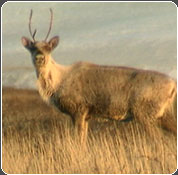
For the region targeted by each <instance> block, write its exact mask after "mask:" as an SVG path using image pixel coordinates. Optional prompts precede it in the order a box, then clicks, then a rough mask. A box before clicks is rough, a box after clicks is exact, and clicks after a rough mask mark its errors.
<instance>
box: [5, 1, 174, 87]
mask: <svg viewBox="0 0 178 175" xmlns="http://www.w3.org/2000/svg"><path fill="white" fill-rule="evenodd" d="M49 8H52V9H53V12H54V21H53V28H52V31H51V34H50V37H52V36H54V35H59V36H60V44H59V46H58V47H57V48H56V49H55V51H54V53H53V57H54V58H55V60H56V61H57V62H59V63H61V64H71V63H73V62H76V61H88V62H94V63H97V64H108V65H113V64H114V65H126V66H132V67H138V68H144V69H154V70H158V71H161V72H165V73H168V74H170V75H171V76H173V77H176V75H177V73H176V70H177V45H176V43H177V27H176V26H177V7H176V6H175V4H173V3H171V2H7V3H6V4H4V6H3V8H2V51H3V52H2V61H3V85H12V86H17V87H21V86H23V87H26V84H27V86H29V87H34V84H35V83H34V84H33V82H34V79H35V74H34V70H33V65H32V63H31V59H30V55H29V53H28V52H27V50H25V48H23V46H22V44H21V37H22V36H27V37H30V35H29V31H28V19H29V14H30V9H33V12H34V14H33V20H32V28H33V29H35V28H36V29H37V34H36V39H37V40H42V39H44V37H45V36H46V33H47V30H48V27H49V19H50V13H49ZM50 37H49V38H50ZM22 72H23V78H22V76H21V75H22ZM27 81H28V82H27ZM29 82H30V83H29ZM32 84H33V85H32Z"/></svg>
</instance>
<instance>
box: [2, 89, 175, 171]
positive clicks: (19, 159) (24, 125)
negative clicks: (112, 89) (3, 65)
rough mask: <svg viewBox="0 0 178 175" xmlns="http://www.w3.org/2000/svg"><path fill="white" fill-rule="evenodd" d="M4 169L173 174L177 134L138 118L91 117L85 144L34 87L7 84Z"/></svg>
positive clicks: (4, 102)
mask: <svg viewBox="0 0 178 175" xmlns="http://www.w3.org/2000/svg"><path fill="white" fill-rule="evenodd" d="M2 127H3V128H2V168H3V170H4V171H5V172H6V173H10V174H13V173H18V174H24V173H30V174H38V173H45V174H53V173H55V174H59V173H60V174H61V173H70V174H73V173H78V174H79V173H92V174H95V173H96V174H99V173H102V174H107V173H117V174H128V173H129V174H133V173H134V174H140V173H142V174H143V173H145V174H146V173H148V174H153V173H159V174H164V173H167V174H170V173H173V172H174V171H175V170H176V168H177V145H176V143H177V138H176V137H175V136H174V135H172V134H171V133H167V132H165V131H162V130H161V129H158V128H152V131H151V133H152V137H150V136H148V135H147V133H146V132H145V131H144V129H143V128H142V126H141V125H140V124H139V123H136V122H135V121H134V120H133V121H131V122H112V121H108V122H105V121H91V122H90V124H89V128H90V129H89V134H88V139H87V142H86V145H85V146H81V145H80V144H79V142H78V138H74V136H73V125H72V123H71V121H70V118H69V117H68V116H65V115H63V114H59V113H58V112H56V111H55V110H54V109H52V108H50V107H49V106H47V105H45V104H44V103H43V102H42V101H41V100H40V98H39V95H38V93H37V92H36V91H31V90H17V89H12V88H3V98H2Z"/></svg>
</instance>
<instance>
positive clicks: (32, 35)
mask: <svg viewBox="0 0 178 175" xmlns="http://www.w3.org/2000/svg"><path fill="white" fill-rule="evenodd" d="M32 14H33V11H32V9H31V11H30V18H29V25H28V26H29V32H30V35H31V37H32V39H33V41H34V42H35V35H36V32H37V30H36V29H35V30H34V32H33V34H32V29H31V21H32Z"/></svg>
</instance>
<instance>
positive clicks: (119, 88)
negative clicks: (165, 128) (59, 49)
mask: <svg viewBox="0 0 178 175" xmlns="http://www.w3.org/2000/svg"><path fill="white" fill-rule="evenodd" d="M176 95H177V90H176V82H175V81H174V80H173V79H171V78H170V77H168V76H166V75H164V74H161V73H158V72H153V71H145V70H138V69H134V68H127V67H113V66H98V65H94V64H89V63H81V62H80V63H77V64H75V65H73V67H72V69H71V71H69V72H68V74H67V75H66V76H65V77H64V78H63V80H62V82H61V83H60V86H59V87H58V89H57V91H56V92H55V93H54V94H53V95H52V96H51V102H52V103H54V104H55V106H56V107H57V108H58V109H59V110H61V111H62V112H65V113H67V114H70V115H71V117H72V118H74V119H75V117H77V116H78V115H82V114H83V113H84V112H86V111H88V115H87V119H88V118H90V117H104V118H110V119H116V120H126V119H127V118H128V117H130V115H132V116H133V117H136V118H139V119H141V120H145V119H146V118H147V119H149V120H150V121H151V120H154V119H156V118H160V117H161V116H163V115H164V113H165V111H166V110H167V109H168V108H170V106H171V105H172V103H173V100H174V98H175V96H176Z"/></svg>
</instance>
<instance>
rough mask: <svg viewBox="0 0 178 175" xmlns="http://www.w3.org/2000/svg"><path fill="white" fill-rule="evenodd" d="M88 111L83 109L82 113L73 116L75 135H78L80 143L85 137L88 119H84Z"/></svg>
mask: <svg viewBox="0 0 178 175" xmlns="http://www.w3.org/2000/svg"><path fill="white" fill-rule="evenodd" d="M87 115H88V111H85V112H84V113H83V114H82V115H81V114H80V115H78V116H76V118H75V135H76V136H78V137H79V139H80V143H81V144H84V143H85V142H86V138H87V132H88V121H86V118H87Z"/></svg>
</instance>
